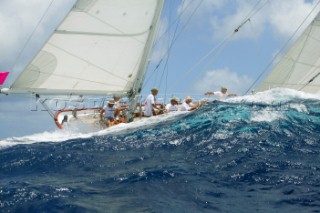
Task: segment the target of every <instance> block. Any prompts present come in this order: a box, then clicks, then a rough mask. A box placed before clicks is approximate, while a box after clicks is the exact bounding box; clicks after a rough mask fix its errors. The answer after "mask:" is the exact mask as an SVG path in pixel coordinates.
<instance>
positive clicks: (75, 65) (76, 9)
mask: <svg viewBox="0 0 320 213" xmlns="http://www.w3.org/2000/svg"><path fill="white" fill-rule="evenodd" d="M163 4H164V1H163V0H139V1H137V0H78V1H76V3H75V4H74V6H73V7H72V9H71V10H70V12H69V13H68V14H67V15H66V17H65V18H64V20H63V21H62V23H60V25H59V26H58V27H57V29H56V30H55V31H54V32H53V34H52V35H51V37H50V38H49V40H48V41H47V42H46V43H45V44H44V46H43V47H42V48H41V49H40V51H39V52H38V54H37V55H36V56H35V57H34V58H33V60H32V61H31V62H30V64H29V65H28V66H27V67H26V68H25V69H24V70H23V71H22V72H21V74H20V75H19V77H18V78H17V79H16V80H15V81H14V83H13V84H12V85H11V87H10V88H3V89H1V91H0V92H1V93H4V94H12V93H31V94H34V95H35V96H37V97H40V98H41V97H43V96H46V95H55V96H56V95H69V96H72V95H79V96H106V95H109V96H113V95H118V96H121V97H127V98H128V102H129V103H128V105H129V113H127V116H128V117H127V121H132V120H133V114H134V110H135V107H136V104H137V101H138V100H137V97H138V96H139V94H140V92H141V87H142V82H143V80H144V75H145V71H146V68H147V65H148V58H149V54H150V52H151V48H152V45H153V41H154V37H155V33H156V29H157V24H158V22H159V19H160V15H161V10H162V8H163ZM43 103H44V102H43ZM89 110H97V108H90V109H89ZM69 111H70V110H69ZM64 112H67V110H64ZM61 115H62V111H60V112H58V113H56V114H55V116H54V119H55V122H56V124H57V125H58V127H59V128H62V123H63V119H64V120H66V119H65V116H63V117H62V116H61Z"/></svg>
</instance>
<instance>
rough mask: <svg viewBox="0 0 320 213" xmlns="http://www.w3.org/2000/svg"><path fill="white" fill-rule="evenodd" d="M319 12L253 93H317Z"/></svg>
mask: <svg viewBox="0 0 320 213" xmlns="http://www.w3.org/2000/svg"><path fill="white" fill-rule="evenodd" d="M319 50H320V13H318V14H317V16H316V17H315V18H314V20H313V21H312V22H311V23H310V25H309V26H308V27H307V28H306V29H305V30H304V32H303V33H302V34H301V35H300V37H299V38H298V39H297V40H296V42H295V43H294V44H293V45H292V46H291V48H290V49H289V50H288V52H287V53H286V54H285V55H284V56H283V57H282V58H281V60H280V61H279V62H278V63H277V64H276V66H275V67H274V69H273V70H272V71H271V72H270V74H269V75H268V76H267V77H266V78H265V79H264V80H263V81H262V82H261V83H260V85H259V86H258V87H257V89H256V90H255V91H256V92H261V91H265V90H269V89H272V88H290V89H295V90H298V91H303V92H306V93H313V94H318V93H320V51H319Z"/></svg>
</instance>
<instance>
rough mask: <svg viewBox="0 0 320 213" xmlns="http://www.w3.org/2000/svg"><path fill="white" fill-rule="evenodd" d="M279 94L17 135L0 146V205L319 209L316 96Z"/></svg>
mask: <svg viewBox="0 0 320 213" xmlns="http://www.w3.org/2000/svg"><path fill="white" fill-rule="evenodd" d="M274 93H277V94H279V92H278V91H276V92H274ZM280 94H281V93H280ZM263 95H265V94H263ZM275 96H277V97H279V96H278V95H274V96H273V97H275ZM283 97H284V98H283V99H282V100H281V101H274V100H272V99H271V101H269V100H268V101H263V100H262V101H261V99H259V100H257V99H255V101H252V100H251V99H250V98H247V99H246V98H238V99H232V100H230V101H228V102H213V103H212V104H210V105H206V106H204V107H202V108H200V109H199V110H197V111H194V112H191V113H185V114H181V115H177V116H175V117H174V119H164V120H160V121H159V122H155V123H152V124H150V125H141V126H139V127H137V128H125V129H123V130H122V131H116V132H108V133H106V134H104V133H101V132H100V133H98V134H92V135H91V136H87V135H86V137H78V138H77V137H75V138H74V137H71V139H68V140H64V141H60V142H59V143H57V142H53V141H52V142H50V141H46V142H42V141H37V142H35V143H32V144H24V143H18V142H17V144H15V146H11V147H7V148H4V149H1V150H0V156H1V161H0V184H1V185H0V210H1V211H2V212H289V211H290V212H319V209H320V190H319V189H320V184H319V183H320V166H319V162H318V158H319V157H318V156H319V154H320V143H319V135H320V134H319V133H320V110H319V109H320V108H319V105H320V101H319V99H317V98H304V96H301V97H300V96H299V95H297V94H295V95H294V96H289V97H288V96H287V97H285V96H283ZM264 100H265V99H264Z"/></svg>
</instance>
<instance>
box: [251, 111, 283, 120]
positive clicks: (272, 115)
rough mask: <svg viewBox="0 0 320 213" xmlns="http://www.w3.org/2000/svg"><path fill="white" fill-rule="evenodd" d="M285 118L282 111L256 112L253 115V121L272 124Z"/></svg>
mask: <svg viewBox="0 0 320 213" xmlns="http://www.w3.org/2000/svg"><path fill="white" fill-rule="evenodd" d="M282 118H283V113H281V112H280V111H267V110H263V111H254V112H252V113H251V119H250V120H251V121H255V122H272V121H275V120H279V119H282Z"/></svg>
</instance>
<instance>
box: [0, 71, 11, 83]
mask: <svg viewBox="0 0 320 213" xmlns="http://www.w3.org/2000/svg"><path fill="white" fill-rule="evenodd" d="M8 74H9V72H0V85H2V84H3V83H4V81H5V80H6V78H7V76H8Z"/></svg>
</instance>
